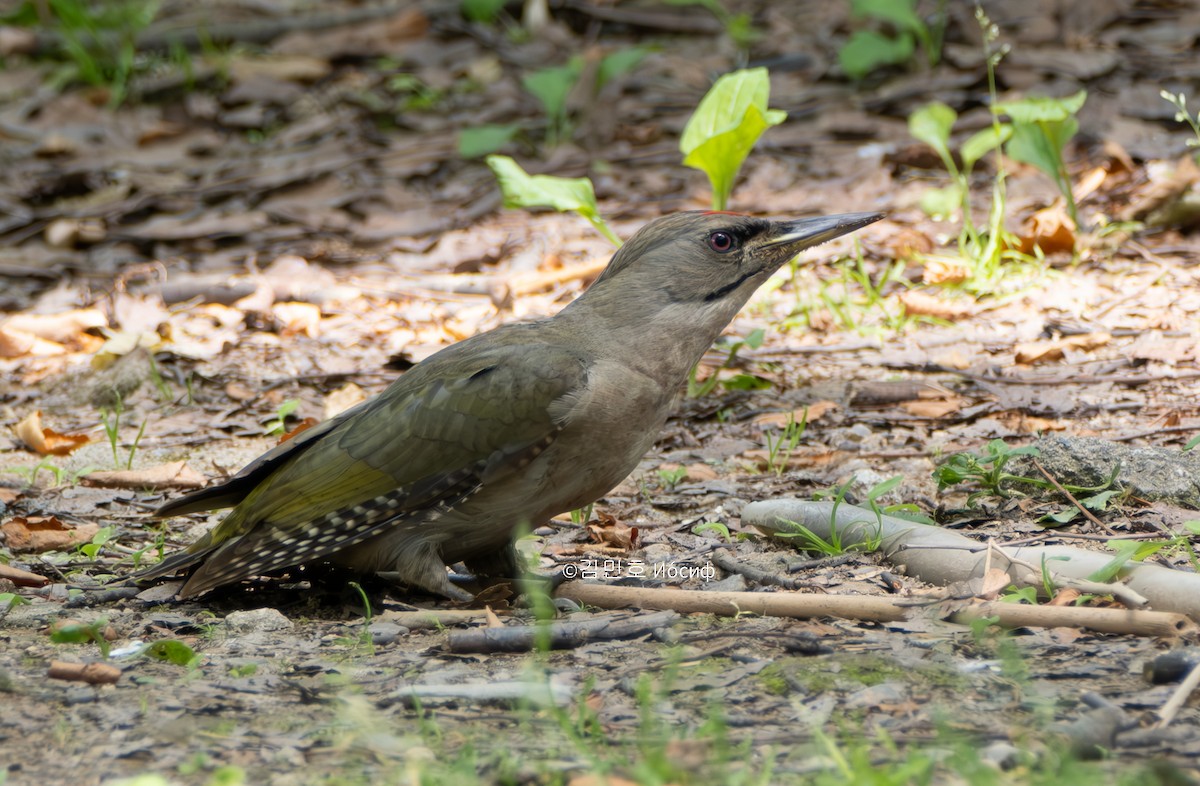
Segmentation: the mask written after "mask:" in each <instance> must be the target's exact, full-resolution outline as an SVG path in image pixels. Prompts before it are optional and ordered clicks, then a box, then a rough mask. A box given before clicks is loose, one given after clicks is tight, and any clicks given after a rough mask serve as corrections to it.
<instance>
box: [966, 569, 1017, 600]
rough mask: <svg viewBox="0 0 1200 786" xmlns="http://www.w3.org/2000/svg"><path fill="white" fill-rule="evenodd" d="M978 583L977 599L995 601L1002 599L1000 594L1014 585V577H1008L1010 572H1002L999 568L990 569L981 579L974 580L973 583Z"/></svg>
mask: <svg viewBox="0 0 1200 786" xmlns="http://www.w3.org/2000/svg"><path fill="white" fill-rule="evenodd" d="M975 582H978V585H977V586H978V590H977V591H976V593H975V595H976V597H979V598H982V599H983V600H995V599H996V598H998V597H1000V593H1001V592H1003V591H1004V590H1005V589H1007V588H1008V586H1009V585H1010V584H1012V577H1011V576H1009V575H1008V571H1004V570H1000V569H999V568H989V569H988V571H987V573H985V574H984V575H983V576H982V577H981V578H977V579H972V580H971V583H972V584H975Z"/></svg>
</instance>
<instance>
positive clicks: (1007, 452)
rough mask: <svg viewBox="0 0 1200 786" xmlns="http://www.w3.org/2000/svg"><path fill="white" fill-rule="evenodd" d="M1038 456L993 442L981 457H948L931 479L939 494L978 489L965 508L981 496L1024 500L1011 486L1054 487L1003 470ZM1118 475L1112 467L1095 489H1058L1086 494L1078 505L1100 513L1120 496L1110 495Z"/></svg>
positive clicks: (1063, 517) (1065, 518) (1029, 450)
mask: <svg viewBox="0 0 1200 786" xmlns="http://www.w3.org/2000/svg"><path fill="white" fill-rule="evenodd" d="M1038 455H1039V451H1038V449H1037V447H1035V446H1033V445H1026V446H1025V447H1020V448H1010V447H1009V446H1008V444H1007V443H1006V442H1005V441H1004V440H1002V439H993V440H992V441H990V442H988V443H987V445H986V446H984V450H983V452H982V453H978V454H976V453H968V452H962V453H954V454H951V455H950V456H948V457H947V458H946V460H945V461H944V462H942V464H941V465H940V466H938V468H937V469H935V470H934V471H933V477H934V480H936V481H937V483H938V490H939V491H944V490H945V489H947V488H949V487H951V486H956V485H958V484H960V483H973V484H975V485H976V486H978V488H977V489H976V490H975V491H973V492H971V494H970V495H969V496H968V497H967V506H968V507H974V505H975V502H976V501H977V500H978V499H979V498H980V497H984V496H996V497H1000V498H1001V499H1009V498H1012V497H1020V496H1025V495H1024V494H1023V493H1022V492H1020V491H1018V490H1016V489H1014V488H1013V487H1014V486H1019V485H1028V486H1034V487H1035V488H1039V489H1055V485H1054V484H1053V483H1051V482H1050V481H1048V480H1045V479H1044V478H1034V477H1029V476H1026V475H1014V474H1012V473H1010V472H1008V471H1006V470H1005V466H1006V465H1007V464H1008V462H1009V461H1011V460H1012V459H1013V458H1015V457H1016V456H1034V457H1036V456H1038ZM1120 471H1121V467H1120V465H1119V464H1118V465H1117V466H1115V467H1113V470H1112V472H1111V473H1109V476H1108V478H1106V479H1105V481H1104V482H1103V483H1101V484H1099V485H1096V486H1073V485H1070V484H1067V483H1062V484H1059V485H1061V486H1062V487H1063V488H1064V489H1066V490H1067V491H1069V492H1070V493H1071V494H1072V495H1079V494H1088V495H1089V496H1087V497H1083V498H1082V499H1080V504H1085V505H1086V507H1088V508H1089V509H1091V510H1099V511H1102V510H1105V509H1106V507H1107V505H1108V502H1109V500H1111V499H1112V497H1113V496H1114V495H1115V494H1117V493H1119V492H1117V491H1113V490H1112V486H1113V484H1114V483H1115V482H1116V479H1117V475H1119V474H1120ZM1084 499H1086V500H1088V502H1087V503H1084V502H1083V500H1084ZM1072 511H1074V513H1075V514H1077V513H1078V510H1077V509H1075V508H1072ZM1060 518H1061V520H1060ZM1073 518H1074V515H1073V514H1071V515H1068V514H1067V513H1063V514H1058V517H1051V520H1054V521H1058V522H1059V523H1066V522H1067V521H1070V520H1071V519H1073Z"/></svg>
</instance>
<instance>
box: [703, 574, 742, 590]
mask: <svg viewBox="0 0 1200 786" xmlns="http://www.w3.org/2000/svg"><path fill="white" fill-rule="evenodd" d="M701 589H703V590H704V591H706V592H745V591H746V577H745V576H743V575H742V574H740V573H733V574H731V575H729V576H726V577H725V578H723V579H721V580H720V581H710V582H708V583H707V584H704V585H703V586H702V587H701Z"/></svg>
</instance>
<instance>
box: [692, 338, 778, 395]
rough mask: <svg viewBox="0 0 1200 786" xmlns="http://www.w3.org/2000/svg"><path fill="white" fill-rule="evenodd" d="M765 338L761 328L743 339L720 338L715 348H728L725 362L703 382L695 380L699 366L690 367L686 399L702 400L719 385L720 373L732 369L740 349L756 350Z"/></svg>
mask: <svg viewBox="0 0 1200 786" xmlns="http://www.w3.org/2000/svg"><path fill="white" fill-rule="evenodd" d="M765 337H766V331H764V330H762V329H761V328H758V329H755V330H752V331H750V334H749V335H748V336H746V337H745V338H739V339H729V338H727V337H726V336H721V337H720V338H718V339H717V344H716V347H719V348H721V349H724V348H726V347H728V350H729V354H728V355H726V356H725V361H724V362H723V363H722V364H721V367H720V368H718V369H717V370H716V371H714V372H713V373H711V374H709V375H708V376H707V377H706V378H705V380H704V381H703V382H700V381H698V380H697V379H696V375H697V374H698V373H699V368H700V367H699V366H698V365H696V366H692V370H691V371H690V372H688V382H687V395H688V398H703V397H704V396H707V395H708V394H709V393H712V392H713V391H714V390H716V389H717V385H718V384H720V383H721V372H722V371H723V370H725V369H728V368H732V367H733V363H734V361H735V360H736V359H737V353H738V351H739V350H740V349H741V348H742V347H749V348H750V349H758V348H759V347H761V346H762V343H763V339H764V338H765Z"/></svg>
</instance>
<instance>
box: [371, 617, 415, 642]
mask: <svg viewBox="0 0 1200 786" xmlns="http://www.w3.org/2000/svg"><path fill="white" fill-rule="evenodd" d="M367 630H369V631H370V632H371V643H372V644H374V645H376V646H383V645H385V644H395V643H396V641H397V640H398V639H399V638H400V637H401V636H407V635H408V628H406V627H404V626H403V625H397V624H396V623H394V622H372V623H371V626H370V627H369V628H367Z"/></svg>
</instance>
